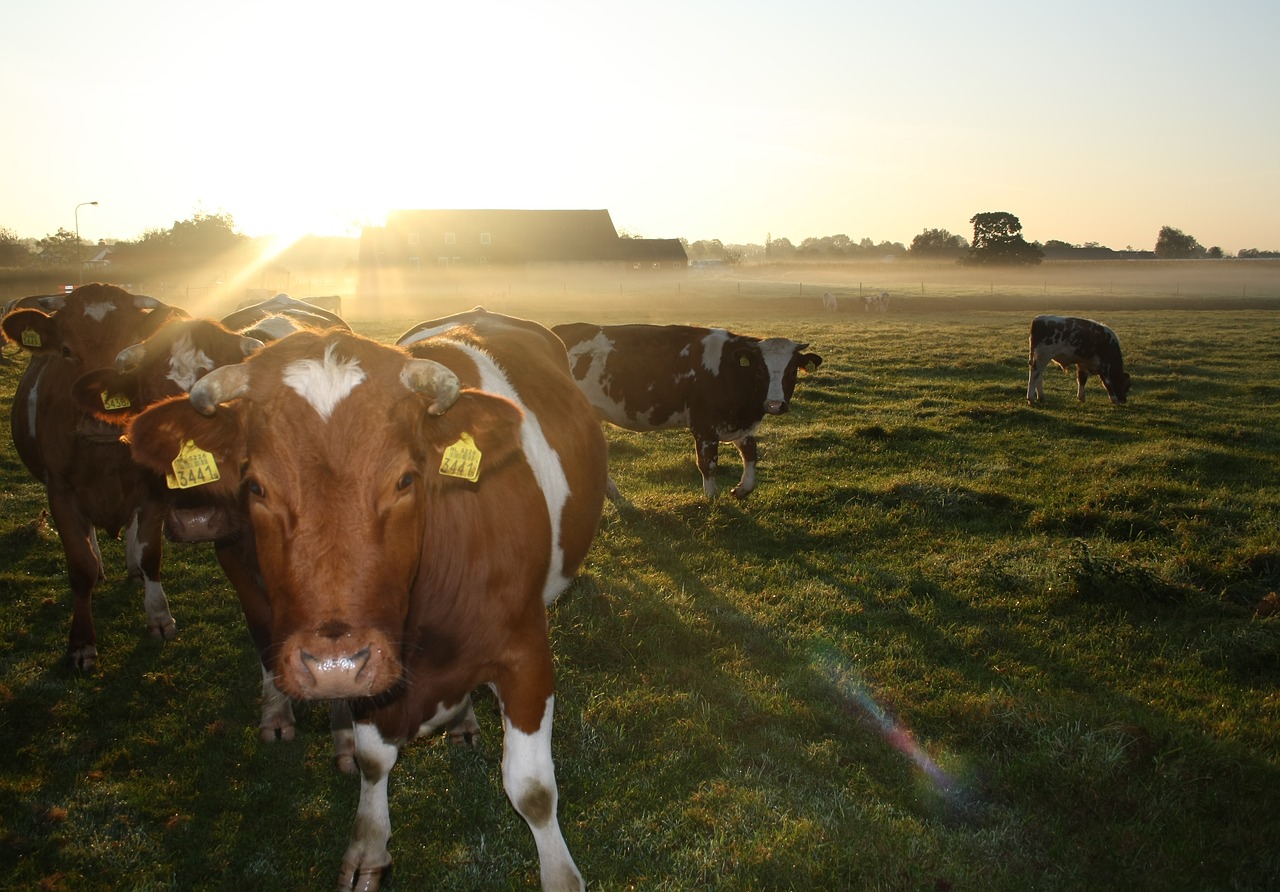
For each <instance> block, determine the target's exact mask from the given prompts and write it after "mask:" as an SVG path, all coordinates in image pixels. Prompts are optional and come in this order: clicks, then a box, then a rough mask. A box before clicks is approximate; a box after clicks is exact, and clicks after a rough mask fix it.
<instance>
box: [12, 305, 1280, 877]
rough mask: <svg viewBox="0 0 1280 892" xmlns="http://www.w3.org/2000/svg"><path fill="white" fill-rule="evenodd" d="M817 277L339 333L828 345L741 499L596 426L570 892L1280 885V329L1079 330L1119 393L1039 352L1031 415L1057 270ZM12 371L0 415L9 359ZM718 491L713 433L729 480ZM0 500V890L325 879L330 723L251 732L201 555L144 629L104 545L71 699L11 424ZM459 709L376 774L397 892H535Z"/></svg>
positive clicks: (1135, 316) (525, 837)
mask: <svg viewBox="0 0 1280 892" xmlns="http://www.w3.org/2000/svg"><path fill="white" fill-rule="evenodd" d="M1099 287H1100V288H1102V287H1104V286H1099ZM852 288H853V286H852V285H847V284H846V291H849V290H852ZM993 291H994V288H993ZM821 293H822V288H821V287H818V288H816V289H815V290H813V291H812V293H810V292H809V291H808V290H807V289H806V290H805V293H804V294H803V295H799V294H788V293H787V291H786V289H778V290H777V291H776V293H775V292H774V291H766V290H765V289H764V287H763V286H754V285H752V283H749V282H748V283H746V284H741V285H739V286H738V288H737V290H736V291H734V292H733V293H732V294H726V295H723V296H720V297H716V298H707V299H706V300H704V301H700V300H699V299H698V297H697V295H695V294H690V293H687V292H682V293H679V294H676V295H670V294H668V295H667V296H665V297H663V298H662V299H657V298H653V297H651V298H648V299H632V300H617V301H611V302H604V303H607V307H606V308H604V309H601V303H602V302H600V301H597V302H593V303H591V304H587V303H586V302H582V301H575V299H574V297H573V296H572V295H559V296H557V295H554V294H553V295H549V296H548V298H547V300H546V301H545V302H543V303H540V304H537V305H535V304H533V303H528V302H522V300H521V299H520V298H519V297H518V296H517V295H512V294H504V295H501V296H500V297H499V299H498V300H497V301H496V302H495V301H484V300H482V299H477V298H476V297H475V296H473V295H470V294H461V295H458V296H457V301H456V304H455V305H450V304H449V302H448V301H447V300H446V299H445V298H443V297H441V298H440V299H439V300H438V301H435V302H433V305H432V306H431V308H430V309H429V310H427V311H424V312H421V313H419V314H417V315H416V316H414V315H406V316H404V317H403V318H397V319H367V320H363V321H362V320H360V319H359V318H358V317H353V318H354V321H355V325H356V328H357V329H358V330H361V331H363V332H364V333H366V334H369V335H371V336H373V337H376V338H378V339H380V340H387V341H390V340H392V339H394V337H395V336H396V335H397V334H399V333H400V332H401V331H403V330H404V329H406V328H408V327H409V325H411V324H412V323H414V322H417V321H420V320H421V319H424V318H429V317H430V316H435V315H442V314H445V313H449V312H453V311H455V310H458V309H465V308H469V307H470V306H472V305H474V304H475V303H478V302H485V303H487V305H489V306H490V308H491V309H497V310H503V311H506V312H511V313H515V314H517V315H524V316H527V317H530V318H535V319H537V320H538V321H540V322H543V323H545V324H548V325H550V324H554V323H557V322H561V321H568V320H570V319H575V318H577V319H585V320H590V321H601V322H612V321H628V320H630V321H652V322H660V321H670V322H689V323H695V324H716V325H724V326H727V327H729V328H732V329H733V330H735V331H738V332H741V333H747V334H758V335H775V334H776V335H785V336H788V337H792V338H796V339H797V340H807V341H809V342H810V345H811V346H810V349H812V350H814V351H816V352H818V353H820V354H821V355H822V356H823V357H824V359H825V363H824V365H823V366H822V367H821V368H820V369H819V370H818V372H817V374H815V375H813V376H811V377H805V376H801V380H800V382H799V384H798V386H797V388H796V398H795V402H794V403H793V407H792V411H791V413H790V414H789V415H787V416H784V417H781V418H768V419H766V420H765V422H764V424H763V425H762V428H761V447H760V448H761V459H760V465H759V469H758V479H759V486H758V489H757V490H756V492H755V493H754V494H753V495H752V496H751V498H750V499H749V500H747V501H746V502H745V503H738V502H735V501H734V500H733V499H732V498H730V497H727V496H722V498H721V499H720V500H718V501H717V502H716V503H714V504H713V505H708V504H706V502H705V501H704V499H703V496H702V491H701V486H700V485H699V480H698V475H697V472H696V469H695V468H694V465H693V450H692V444H691V439H690V438H689V436H688V435H687V434H684V433H669V434H632V433H628V432H624V431H620V430H617V429H613V428H609V429H607V436H608V439H609V442H610V449H611V463H612V470H613V475H614V479H615V480H616V481H617V483H618V486H619V487H620V489H621V490H622V492H623V493H624V494H625V495H626V496H628V497H629V499H630V504H629V505H627V506H624V507H621V508H618V507H614V506H606V508H605V514H604V518H603V521H602V524H601V527H600V531H599V534H598V536H597V539H596V542H595V544H594V546H593V548H592V552H591V554H590V556H589V558H588V561H587V565H586V568H585V572H584V574H583V575H582V577H581V578H580V579H579V580H578V582H577V583H576V584H575V585H574V586H573V588H571V589H570V590H569V591H568V592H567V593H566V594H565V595H564V596H563V597H562V598H561V599H560V601H559V602H558V603H557V604H556V605H555V606H554V607H553V608H552V610H551V613H550V627H551V635H552V645H553V649H554V651H555V654H556V660H557V672H558V695H557V702H556V707H557V722H556V728H555V740H554V744H553V746H554V753H555V760H556V767H557V776H558V780H559V785H560V797H561V800H560V820H561V826H562V827H563V829H564V833H565V837H566V839H567V841H568V844H569V847H570V849H571V851H572V852H573V855H574V857H575V859H576V861H577V863H578V866H579V867H580V868H581V870H582V872H583V875H584V876H585V877H586V878H587V882H588V884H589V886H590V887H591V888H595V889H601V890H606V889H620V890H621V889H637V890H649V889H694V888H696V889H723V890H743V889H758V890H773V889H901V890H916V889H925V890H952V889H954V890H1010V892H1012V890H1026V889H1038V890H1085V889H1090V890H1091V889H1102V888H1124V889H1153V890H1155V889H1159V890H1170V889H1241V890H1246V889H1256V890H1262V889H1269V888H1276V887H1277V886H1278V885H1280V847H1277V844H1276V841H1277V838H1278V831H1280V687H1278V685H1280V600H1278V597H1280V596H1278V595H1277V591H1280V433H1278V432H1277V431H1278V430H1280V383H1278V382H1277V381H1276V380H1275V378H1274V375H1275V372H1276V369H1277V368H1278V367H1280V366H1278V362H1280V342H1278V341H1277V339H1276V333H1277V330H1278V328H1277V324H1276V322H1277V317H1276V313H1275V311H1274V309H1272V308H1270V307H1267V306H1258V307H1250V306H1246V307H1244V308H1240V307H1238V306H1235V305H1231V306H1230V307H1229V308H1227V309H1214V308H1207V307H1205V306H1203V303H1204V301H1203V300H1202V299H1201V298H1198V297H1195V298H1193V297H1186V296H1184V295H1181V294H1178V295H1172V296H1170V297H1168V298H1167V299H1165V300H1164V301H1163V302H1162V305H1161V306H1160V308H1159V309H1154V310H1153V308H1152V307H1149V306H1143V307H1141V308H1138V307H1134V306H1131V305H1124V304H1120V305H1121V306H1124V308H1123V309H1115V310H1108V309H1105V308H1103V309H1091V310H1090V311H1089V312H1088V315H1091V316H1093V317H1094V318H1097V319H1099V320H1100V321H1104V322H1106V323H1107V324H1108V325H1110V326H1111V327H1112V328H1113V329H1115V331H1116V332H1117V334H1119V336H1120V338H1121V341H1122V343H1123V345H1124V349H1125V360H1126V366H1127V368H1128V369H1129V370H1130V372H1131V373H1132V375H1133V380H1134V383H1133V389H1132V391H1131V393H1130V397H1129V405H1127V406H1124V407H1118V408H1117V407H1113V406H1112V405H1110V403H1109V402H1108V401H1107V400H1106V397H1105V394H1104V392H1103V391H1102V388H1101V386H1100V385H1099V383H1098V382H1097V381H1096V379H1095V380H1092V381H1091V382H1090V383H1089V386H1088V388H1087V393H1088V400H1087V402H1086V403H1084V404H1083V405H1080V404H1078V403H1076V401H1075V399H1074V392H1075V383H1074V377H1073V376H1068V375H1065V374H1063V373H1061V372H1060V371H1059V370H1057V369H1056V367H1052V368H1051V369H1050V370H1049V371H1048V372H1047V373H1046V377H1045V391H1046V402H1045V404H1044V405H1043V406H1040V407H1036V408H1031V407H1028V406H1027V404H1026V402H1025V391H1026V383H1027V355H1026V349H1027V326H1028V324H1029V321H1030V318H1031V316H1032V315H1034V313H1036V312H1043V311H1067V312H1070V311H1072V310H1073V309H1074V307H1073V306H1072V305H1071V304H1070V303H1069V302H1064V301H1062V300H1061V299H1055V296H1054V295H1053V294H1052V293H1050V291H1049V289H1048V286H1047V285H1046V287H1045V292H1044V294H1043V295H1042V296H1039V297H1036V296H1014V297H1009V298H1007V299H1005V300H1002V301H997V300H994V299H993V300H992V301H991V302H990V303H989V304H987V305H986V306H983V305H980V304H979V303H977V302H974V301H971V300H964V301H961V300H960V299H959V298H957V299H956V301H955V303H954V304H953V305H950V306H948V305H947V304H946V300H945V298H946V297H947V295H941V297H942V298H943V300H942V301H940V302H939V303H937V304H926V303H923V302H918V303H917V304H916V305H915V306H914V307H911V306H910V305H909V304H904V305H900V306H899V307H898V308H897V309H896V310H895V311H893V312H890V313H888V314H885V315H876V316H874V317H872V316H868V315H859V314H855V313H844V312H842V313H836V314H823V312H822V310H821V306H820V303H819V300H818V297H819V295H820V294H821ZM1105 300H1106V295H1105V293H1102V292H1101V291H1100V292H1099V293H1098V294H1092V295H1088V301H1102V302H1105ZM589 307H590V308H589ZM6 357H7V358H8V359H9V362H8V363H6V364H5V365H3V366H0V405H3V406H4V411H5V412H6V413H7V412H8V407H9V402H10V400H11V398H12V393H13V389H14V385H15V383H16V381H17V378H18V376H19V374H20V372H21V369H22V367H23V365H24V363H25V360H24V359H22V358H21V357H16V358H15V357H13V356H12V348H6ZM739 470H740V468H739V466H738V462H737V455H736V452H735V450H733V449H732V448H731V447H729V448H726V449H722V452H721V468H720V481H719V482H720V485H721V487H722V489H724V490H727V489H728V488H729V487H731V486H732V484H733V483H734V482H735V481H736V480H737V476H738V472H739ZM0 500H2V503H3V512H2V513H0V593H2V597H3V605H4V610H3V612H2V613H0V751H2V752H4V754H5V758H4V765H3V769H2V770H0V875H2V876H5V877H7V878H8V880H7V881H8V883H10V884H11V885H12V887H14V888H24V889H50V890H60V889H66V890H82V889H104V890H105V889H130V890H160V889H166V890H168V889H173V890H177V889H182V890H192V889H230V888H235V889H299V890H300V889H316V888H329V887H331V885H332V883H333V880H334V877H335V875H336V872H337V869H338V862H339V860H340V858H341V854H342V851H343V849H344V847H345V845H346V840H347V837H348V833H349V831H350V822H351V820H352V818H353V816H354V813H355V801H356V794H357V791H358V783H357V781H356V780H355V779H353V778H351V777H347V776H344V775H339V774H338V773H336V772H335V771H334V769H333V767H332V765H331V762H330V743H329V737H328V709H327V708H325V707H324V706H323V705H322V704H310V705H302V706H301V707H299V708H298V710H297V711H298V719H299V737H298V739H297V740H295V741H293V742H291V743H285V744H277V745H264V744H261V743H259V741H258V737H257V716H258V691H259V672H258V664H257V659H256V655H255V653H254V651H253V649H252V647H251V645H250V642H249V639H248V635H247V633H246V631H245V627H244V622H243V620H242V619H241V617H240V615H239V607H238V605H237V603H236V601H235V596H234V593H233V591H232V589H231V587H230V586H229V585H228V584H227V583H226V582H225V580H224V579H223V578H222V576H221V574H220V571H219V570H218V568H217V566H216V564H215V562H214V560H213V557H212V553H211V550H210V549H209V548H208V547H207V546H178V545H170V546H169V548H168V551H167V552H166V561H165V573H166V577H165V587H166V590H167V591H168V593H169V597H170V601H171V604H172V607H173V611H174V614H175V616H176V618H177V621H178V629H179V631H178V637H177V638H176V639H175V640H174V641H171V642H169V643H167V644H160V643H158V642H156V641H153V640H151V639H150V638H148V637H147V636H146V631H145V627H144V619H143V614H142V608H141V592H140V588H139V586H138V585H137V584H135V583H133V582H131V581H129V580H126V579H125V578H124V572H123V568H124V558H123V548H122V545H121V543H119V542H115V541H105V540H104V542H103V551H104V555H105V560H106V564H107V580H106V582H105V583H104V585H103V586H102V587H101V589H100V591H99V595H98V597H97V599H96V602H95V606H96V610H95V617H96V620H97V626H98V634H99V648H100V651H101V662H100V666H99V668H98V670H97V671H96V672H95V673H93V674H91V675H80V674H77V673H75V672H73V671H71V670H69V669H68V668H66V667H65V666H63V665H62V664H61V663H60V660H61V657H62V655H63V650H64V647H65V644H66V632H67V624H68V622H69V616H70V605H69V595H68V592H67V583H66V572H65V567H64V565H63V558H62V553H61V548H60V547H59V545H58V542H57V536H56V533H55V532H54V531H53V530H51V529H50V528H49V526H48V524H47V523H46V522H45V521H44V519H43V516H42V512H43V509H44V507H45V505H44V494H43V491H42V489H41V488H40V487H38V486H37V484H36V483H35V482H34V481H33V480H31V479H30V478H29V476H28V475H27V472H26V470H25V469H24V468H23V467H22V466H21V464H20V463H19V462H18V460H17V457H16V456H15V455H14V453H13V449H12V444H11V442H10V439H9V435H8V432H7V430H6V431H5V432H4V435H3V437H0ZM501 547H502V544H501V543H497V542H495V543H494V548H495V549H500V548H501ZM477 714H478V717H479V718H480V721H481V724H482V726H483V727H484V730H485V734H486V736H485V738H484V740H483V742H482V744H481V746H480V748H479V749H477V750H465V751H464V750H460V749H457V748H454V747H451V746H449V745H448V744H447V743H446V741H445V740H444V739H443V738H440V739H432V740H422V741H419V742H417V743H416V744H413V745H411V746H410V747H407V748H406V750H405V751H404V753H403V755H402V757H401V760H400V762H399V764H398V765H397V767H396V769H395V771H394V772H393V773H392V776H391V794H390V795H391V814H392V827H393V835H392V840H391V851H392V855H393V857H394V858H395V859H396V863H395V867H394V871H393V873H392V876H391V880H390V884H389V887H390V888H392V889H396V890H410V889H420V888H447V889H476V890H480V889H527V888H533V887H535V886H536V885H537V859H536V856H535V853H534V847H533V842H532V839H531V838H530V836H529V832H528V830H527V828H526V827H525V825H524V822H523V821H521V820H520V819H519V817H518V816H517V815H516V814H515V812H514V811H513V810H512V809H511V807H510V805H509V804H508V803H507V801H506V799H505V796H504V794H503V792H502V787H501V778H500V774H499V768H498V763H499V759H500V755H501V754H500V746H499V741H500V729H499V727H498V724H497V711H496V708H495V705H494V702H493V698H492V696H490V695H488V694H487V693H484V694H482V695H481V696H480V697H479V698H478V700H477Z"/></svg>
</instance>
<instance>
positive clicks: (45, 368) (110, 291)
mask: <svg viewBox="0 0 1280 892" xmlns="http://www.w3.org/2000/svg"><path fill="white" fill-rule="evenodd" d="M185 315H186V314H185V313H184V312H183V311H182V310H179V309H177V308H175V307H170V306H167V305H165V304H163V303H161V302H160V301H158V300H156V299H155V298H152V297H146V296H143V295H135V294H130V293H129V292H127V291H125V290H124V289H122V288H117V287H116V286H114V285H101V284H92V285H83V286H81V287H79V288H76V289H75V290H74V291H72V292H71V293H70V294H67V295H62V296H54V297H43V298H38V299H36V300H35V301H34V305H32V302H26V303H23V302H21V301H20V302H18V303H17V304H16V305H15V307H14V309H12V310H11V311H10V312H9V313H8V314H7V315H6V316H5V317H4V321H3V328H4V334H5V337H7V338H8V339H9V340H11V341H13V342H14V343H16V344H20V345H21V346H22V347H23V348H24V349H25V350H28V351H30V352H31V354H32V356H31V360H30V362H29V363H28V365H27V369H26V372H25V373H24V374H23V376H22V380H21V381H20V382H19V383H18V387H17V390H16V392H15V393H14V399H13V409H12V412H11V414H10V424H11V426H12V431H13V442H14V446H15V447H16V448H17V452H18V455H19V456H20V457H21V459H22V462H23V464H25V465H26V466H27V469H28V470H29V471H30V472H31V473H32V474H33V475H34V476H35V477H36V479H38V480H39V481H40V482H42V483H43V484H44V485H45V489H46V491H47V493H48V498H49V513H50V515H51V517H52V518H53V522H54V524H55V525H56V526H57V528H58V535H59V538H60V539H61V540H62V548H63V551H64V553H65V555H66V560H67V573H68V576H69V578H70V583H71V593H72V597H73V601H74V607H73V613H72V619H71V633H70V637H69V640H68V644H67V658H68V660H69V661H70V662H71V663H72V665H74V666H77V667H79V668H81V669H90V668H92V667H93V666H94V665H95V663H96V662H97V659H98V649H97V635H96V633H95V630H94V626H93V594H94V591H95V590H96V588H97V586H98V582H99V581H100V580H101V579H102V577H103V571H102V555H101V552H100V551H99V550H98V538H97V531H98V530H99V529H101V530H103V531H105V532H106V533H108V534H109V535H111V536H112V537H117V536H119V535H120V532H121V531H122V530H124V532H125V534H126V564H127V566H128V570H129V574H130V575H131V576H135V577H139V576H140V577H141V578H142V580H143V586H144V598H143V603H144V606H145V608H146V612H147V625H148V626H149V627H150V629H151V633H152V634H153V635H155V636H156V637H158V638H171V637H173V635H174V634H175V633H176V631H177V624H176V623H175V622H174V619H173V615H172V614H171V613H170V612H169V601H168V598H167V597H166V596H165V593H164V587H163V585H162V584H161V581H160V552H161V542H162V538H163V537H162V535H161V524H162V522H163V520H164V511H165V502H166V499H165V495H164V482H163V478H157V477H156V476H155V475H154V474H152V473H151V472H150V471H147V470H145V469H143V468H141V467H139V466H137V465H135V464H134V463H133V461H132V460H131V458H130V455H129V449H128V447H127V446H124V445H123V444H121V443H120V442H119V431H118V430H117V429H114V428H112V427H110V426H109V425H105V424H103V423H102V422H100V421H99V420H97V419H96V418H94V416H93V415H92V414H91V413H89V412H86V411H84V410H83V409H82V408H81V407H80V406H79V405H78V404H77V402H76V400H75V399H74V397H73V395H72V387H73V384H74V383H75V381H76V379H77V378H79V377H80V376H81V374H83V373H84V372H85V371H87V370H89V369H93V368H97V367H99V366H103V365H110V364H111V363H112V362H114V361H115V358H116V354H117V353H118V352H119V351H120V350H121V349H122V348H124V347H127V346H128V345H130V344H133V343H136V342H138V341H140V340H142V339H144V338H146V337H147V336H148V335H149V334H151V332H153V331H155V330H156V329H157V328H159V327H161V326H162V325H163V324H164V323H165V322H167V321H169V320H172V319H174V318H179V317H184V316H185Z"/></svg>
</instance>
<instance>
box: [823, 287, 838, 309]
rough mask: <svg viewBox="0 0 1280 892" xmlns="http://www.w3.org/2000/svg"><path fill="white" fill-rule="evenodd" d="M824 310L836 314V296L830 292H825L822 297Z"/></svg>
mask: <svg viewBox="0 0 1280 892" xmlns="http://www.w3.org/2000/svg"><path fill="white" fill-rule="evenodd" d="M822 309H824V310H826V311H827V312H828V313H834V312H835V311H836V296H835V295H834V294H832V293H831V292H830V291H827V292H824V293H823V295H822Z"/></svg>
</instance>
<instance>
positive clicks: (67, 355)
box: [62, 344, 72, 359]
mask: <svg viewBox="0 0 1280 892" xmlns="http://www.w3.org/2000/svg"><path fill="white" fill-rule="evenodd" d="M62 358H63V359H71V358H72V357H71V348H70V347H68V346H67V345H66V344H63V345H62Z"/></svg>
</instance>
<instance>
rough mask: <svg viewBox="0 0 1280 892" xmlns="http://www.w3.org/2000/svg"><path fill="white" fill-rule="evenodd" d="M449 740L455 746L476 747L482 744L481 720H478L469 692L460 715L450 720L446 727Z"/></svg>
mask: <svg viewBox="0 0 1280 892" xmlns="http://www.w3.org/2000/svg"><path fill="white" fill-rule="evenodd" d="M445 730H446V732H447V733H448V735H449V742H450V743H452V744H454V745H455V746H467V747H476V746H479V745H480V722H479V721H477V720H476V710H475V706H473V705H472V703H471V695H470V694H468V695H467V697H466V700H465V702H464V704H463V707H462V709H461V711H459V713H458V715H457V716H456V717H455V718H454V719H453V720H452V721H450V722H449V725H448V727H447V728H446V729H445Z"/></svg>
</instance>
